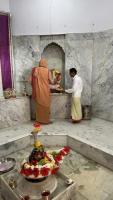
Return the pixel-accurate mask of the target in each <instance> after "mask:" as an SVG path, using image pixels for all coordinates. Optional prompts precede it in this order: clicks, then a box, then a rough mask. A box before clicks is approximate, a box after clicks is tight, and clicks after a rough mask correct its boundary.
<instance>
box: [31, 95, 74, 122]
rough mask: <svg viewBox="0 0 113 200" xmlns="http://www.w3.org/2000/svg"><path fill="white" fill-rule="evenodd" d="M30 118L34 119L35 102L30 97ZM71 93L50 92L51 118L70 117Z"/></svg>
mask: <svg viewBox="0 0 113 200" xmlns="http://www.w3.org/2000/svg"><path fill="white" fill-rule="evenodd" d="M30 105H31V106H30V108H31V119H32V120H35V102H34V101H33V100H32V98H30ZM70 107H71V95H69V94H66V93H51V119H68V118H70Z"/></svg>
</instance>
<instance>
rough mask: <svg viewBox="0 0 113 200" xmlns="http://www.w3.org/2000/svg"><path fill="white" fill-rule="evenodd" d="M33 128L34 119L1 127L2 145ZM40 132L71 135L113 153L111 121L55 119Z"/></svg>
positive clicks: (22, 135)
mask: <svg viewBox="0 0 113 200" xmlns="http://www.w3.org/2000/svg"><path fill="white" fill-rule="evenodd" d="M32 130H33V122H32V121H30V122H28V123H25V124H21V125H18V126H14V127H10V128H5V129H0V145H2V144H5V143H8V142H11V141H15V140H17V139H20V138H22V137H24V136H27V135H30V133H31V131H32ZM40 134H43V135H44V134H45V135H46V134H49V135H54V134H55V135H56V134H61V135H70V136H73V137H74V138H76V139H78V140H81V141H83V142H85V143H87V144H91V145H93V146H94V147H97V148H100V149H102V150H104V151H106V152H108V153H110V154H112V155H113V123H112V122H109V121H105V120H102V119H98V118H92V120H83V121H82V122H81V123H79V124H72V123H70V122H69V121H66V120H54V121H53V123H52V124H49V125H42V131H41V132H40Z"/></svg>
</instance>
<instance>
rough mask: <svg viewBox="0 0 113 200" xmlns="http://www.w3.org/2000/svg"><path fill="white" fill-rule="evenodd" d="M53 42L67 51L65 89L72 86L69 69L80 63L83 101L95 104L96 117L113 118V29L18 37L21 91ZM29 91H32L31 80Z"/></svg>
mask: <svg viewBox="0 0 113 200" xmlns="http://www.w3.org/2000/svg"><path fill="white" fill-rule="evenodd" d="M52 42H53V43H55V44H57V45H59V46H60V47H61V48H62V49H63V51H64V53H65V75H64V76H65V88H69V87H71V79H70V77H69V69H70V68H71V67H75V66H76V68H77V70H78V74H79V75H80V76H81V77H82V79H83V83H84V89H83V93H82V104H85V105H86V104H87V105H89V104H92V114H93V115H94V116H96V117H99V118H103V119H106V120H110V121H113V109H112V108H113V78H112V76H113V66H112V65H113V56H112V55H113V30H109V31H104V32H99V33H83V34H66V35H54V36H14V37H13V46H14V73H15V88H16V91H17V93H18V94H21V93H22V92H23V90H24V84H23V80H22V76H25V77H26V78H27V76H28V74H29V73H30V71H31V68H32V67H33V66H35V65H37V63H38V61H39V59H40V56H41V55H42V53H43V50H44V48H45V47H46V46H47V45H48V44H51V43H52ZM27 91H28V93H30V94H31V88H30V85H28V83H27Z"/></svg>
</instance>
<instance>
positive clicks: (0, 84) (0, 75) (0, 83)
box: [0, 62, 4, 100]
mask: <svg viewBox="0 0 113 200" xmlns="http://www.w3.org/2000/svg"><path fill="white" fill-rule="evenodd" d="M2 99H4V96H3V86H2V73H1V62H0V100H2Z"/></svg>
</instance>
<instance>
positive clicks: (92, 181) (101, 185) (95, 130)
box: [0, 118, 113, 200]
mask: <svg viewBox="0 0 113 200" xmlns="http://www.w3.org/2000/svg"><path fill="white" fill-rule="evenodd" d="M32 129H33V122H29V123H26V124H21V125H20V126H15V127H12V128H5V129H1V130H0V145H3V144H6V143H9V142H11V141H15V140H17V139H20V138H23V137H25V136H28V135H30V133H31V131H32ZM40 134H42V135H54V134H55V135H57V134H60V135H70V136H73V137H74V138H75V139H78V140H80V141H82V142H84V143H87V144H89V145H93V146H94V147H97V148H99V149H102V150H104V151H105V152H108V153H109V154H111V155H113V123H112V122H108V121H105V120H101V119H98V118H92V120H86V121H85V120H83V121H82V122H81V123H79V124H71V123H70V122H68V121H66V120H62V121H61V120H55V121H53V123H52V124H49V125H43V126H42V131H41V132H40ZM77 160H78V159H77ZM83 160H84V158H82V157H80V162H82V161H83ZM74 162H75V161H74ZM72 164H73V167H74V168H75V164H76V162H75V163H73V162H72ZM83 165H84V166H86V168H87V167H88V170H87V169H86V168H85V169H83V168H81V169H80V171H81V172H80V171H79V170H78V171H76V173H75V174H73V172H72V171H71V173H70V172H69V173H68V175H69V177H70V178H73V179H74V180H75V181H77V182H78V185H79V188H78V191H79V192H80V193H81V194H82V195H85V197H86V199H87V200H95V199H97V200H113V190H112V184H113V171H111V170H109V169H106V168H105V167H102V166H98V165H95V164H94V163H93V164H90V167H89V164H88V165H85V164H84V162H83ZM92 166H93V167H92ZM67 171H68V170H67ZM77 172H78V173H77ZM83 199H84V198H83ZM77 200H82V197H80V196H79V193H78V197H77Z"/></svg>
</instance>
